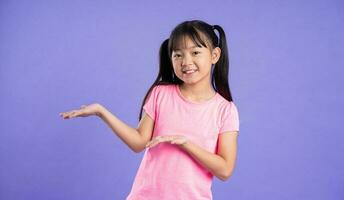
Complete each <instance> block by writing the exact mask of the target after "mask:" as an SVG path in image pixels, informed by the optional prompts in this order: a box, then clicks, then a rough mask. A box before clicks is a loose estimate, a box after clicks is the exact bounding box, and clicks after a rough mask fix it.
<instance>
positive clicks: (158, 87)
mask: <svg viewBox="0 0 344 200" xmlns="http://www.w3.org/2000/svg"><path fill="white" fill-rule="evenodd" d="M174 86H175V85H173V84H157V85H155V86H154V87H153V89H152V91H154V92H155V93H161V92H167V91H171V90H173V89H174Z"/></svg>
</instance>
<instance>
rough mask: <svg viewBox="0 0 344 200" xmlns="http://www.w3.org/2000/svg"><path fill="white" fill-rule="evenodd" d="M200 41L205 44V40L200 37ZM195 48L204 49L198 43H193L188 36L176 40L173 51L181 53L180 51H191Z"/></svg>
mask: <svg viewBox="0 0 344 200" xmlns="http://www.w3.org/2000/svg"><path fill="white" fill-rule="evenodd" d="M201 39H202V40H203V41H204V42H205V43H207V40H206V39H205V38H204V37H203V36H202V35H201ZM195 48H206V47H204V46H202V44H201V42H200V41H197V39H196V41H193V40H192V38H191V37H190V36H189V35H183V36H180V37H179V38H177V41H176V44H175V48H174V49H173V51H181V50H192V49H195Z"/></svg>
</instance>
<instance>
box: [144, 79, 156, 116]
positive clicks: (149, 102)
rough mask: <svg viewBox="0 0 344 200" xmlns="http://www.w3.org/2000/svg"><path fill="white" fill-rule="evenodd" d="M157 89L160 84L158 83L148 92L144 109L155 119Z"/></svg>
mask: <svg viewBox="0 0 344 200" xmlns="http://www.w3.org/2000/svg"><path fill="white" fill-rule="evenodd" d="M157 90H158V86H157V85H156V86H154V87H153V89H152V90H151V92H150V93H149V94H148V97H147V99H146V102H145V104H144V105H143V109H144V110H145V112H146V113H147V114H148V115H149V116H150V117H151V118H152V119H155V113H156V96H157Z"/></svg>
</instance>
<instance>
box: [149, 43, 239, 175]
mask: <svg viewBox="0 0 344 200" xmlns="http://www.w3.org/2000/svg"><path fill="white" fill-rule="evenodd" d="M185 44H186V45H184V47H183V48H181V49H180V50H178V51H173V53H172V58H171V60H172V64H173V69H174V72H175V74H176V75H177V77H178V78H179V79H181V80H182V81H183V82H184V83H183V84H182V87H180V89H181V92H182V94H183V96H185V97H186V98H188V99H189V100H191V101H195V102H202V101H205V100H208V99H210V98H211V97H212V96H213V95H215V91H214V89H213V88H212V86H211V65H212V64H216V62H217V61H218V59H219V58H220V54H221V49H220V48H219V47H216V48H206V47H201V48H200V47H196V48H192V47H193V46H197V45H196V44H194V43H193V41H192V40H191V39H190V38H188V37H185ZM208 46H210V45H208ZM183 68H191V69H198V71H197V72H196V73H194V74H192V75H191V76H187V75H185V74H183V72H182V69H183ZM237 136H238V132H237V131H233V132H224V133H220V134H219V143H218V150H217V153H216V154H213V153H211V152H208V151H206V150H205V149H203V148H201V147H200V146H198V145H196V144H195V143H193V142H191V141H189V140H188V139H187V138H186V137H185V136H183V135H169V136H157V137H155V138H154V139H153V140H152V141H150V142H149V143H148V144H147V145H146V147H148V148H152V147H154V146H156V145H158V144H159V143H161V142H169V143H171V144H177V145H178V146H179V147H180V148H181V149H183V150H185V151H186V152H187V153H189V154H190V155H191V156H192V157H193V158H194V159H195V160H197V161H198V162H199V163H200V164H201V165H202V166H204V167H206V168H207V169H209V171H211V172H212V173H213V174H215V175H216V176H217V177H218V178H220V179H221V180H223V181H225V180H227V179H228V178H229V177H230V176H231V174H232V173H233V170H234V166H235V161H236V155H237Z"/></svg>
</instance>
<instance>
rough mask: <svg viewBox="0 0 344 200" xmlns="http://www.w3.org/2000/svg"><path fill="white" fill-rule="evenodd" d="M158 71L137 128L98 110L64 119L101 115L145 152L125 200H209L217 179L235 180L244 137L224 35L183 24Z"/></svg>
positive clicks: (162, 55) (66, 114)
mask: <svg viewBox="0 0 344 200" xmlns="http://www.w3.org/2000/svg"><path fill="white" fill-rule="evenodd" d="M215 30H217V31H218V32H219V37H218V36H217V35H216V34H215ZM159 70H160V71H159V74H158V77H157V78H156V80H155V82H154V84H153V85H152V86H151V87H150V89H149V90H148V92H147V94H146V96H145V98H144V100H143V102H142V104H141V110H140V115H139V125H138V127H137V128H133V127H130V126H128V125H127V124H125V123H124V122H122V121H121V120H119V119H118V118H117V117H116V116H114V115H113V114H112V113H110V112H109V111H108V110H107V109H106V108H105V107H103V106H102V105H100V104H98V103H95V104H91V105H88V106H86V105H83V106H81V109H78V110H72V111H69V112H64V113H60V114H61V116H62V117H63V118H64V119H67V118H73V117H78V116H81V117H85V116H89V115H97V116H99V117H100V118H101V119H103V120H104V121H105V122H106V123H107V124H108V125H109V126H110V127H111V129H112V130H113V131H114V132H115V133H116V135H117V136H118V137H119V138H120V139H121V140H122V141H123V142H124V143H126V144H127V145H128V146H129V147H130V148H131V149H132V150H133V151H134V152H137V153H138V152H142V151H143V150H145V152H144V156H143V159H142V162H141V164H140V166H139V169H138V172H137V175H136V177H135V180H134V183H133V186H132V189H131V192H130V194H129V195H128V196H127V200H145V199H147V200H155V199H156V200H172V199H173V200H176V199H185V200H203V199H204V200H210V199H212V191H211V185H212V178H213V176H214V175H215V176H216V177H218V178H219V179H220V180H222V181H225V180H227V179H228V178H229V177H230V176H231V175H232V173H233V170H234V166H235V162H236V154H237V136H238V133H239V115H238V110H237V107H236V105H235V104H234V102H233V100H232V96H231V92H230V89H229V86H228V52H227V44H226V36H225V33H224V31H223V29H222V28H221V27H220V26H219V25H214V26H211V25H209V24H207V23H205V22H203V21H199V20H193V21H185V22H183V23H181V24H179V25H178V26H177V27H175V29H174V30H173V31H172V33H171V35H170V37H169V39H166V40H165V41H164V42H163V43H162V45H161V47H160V69H159ZM142 109H143V110H144V111H145V112H143V115H142ZM141 117H142V118H141Z"/></svg>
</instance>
